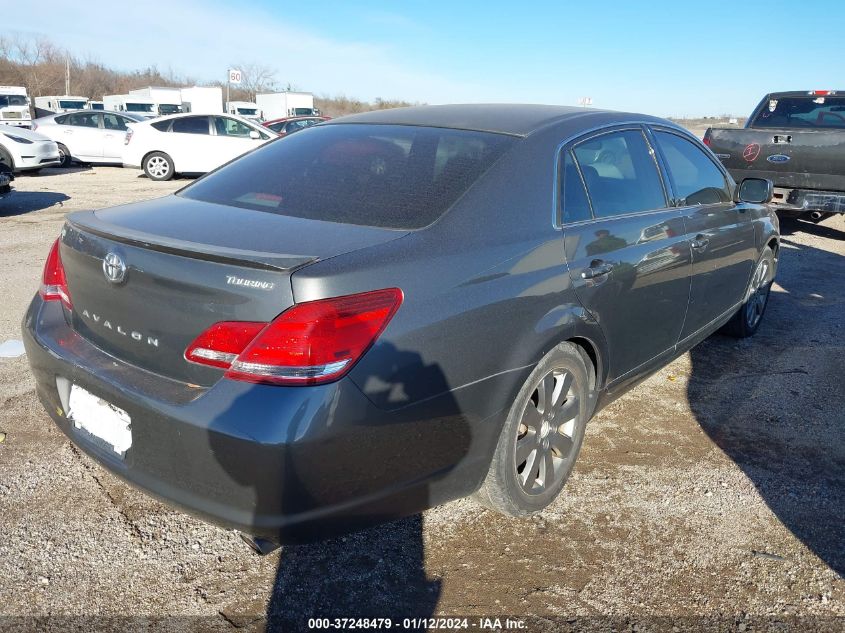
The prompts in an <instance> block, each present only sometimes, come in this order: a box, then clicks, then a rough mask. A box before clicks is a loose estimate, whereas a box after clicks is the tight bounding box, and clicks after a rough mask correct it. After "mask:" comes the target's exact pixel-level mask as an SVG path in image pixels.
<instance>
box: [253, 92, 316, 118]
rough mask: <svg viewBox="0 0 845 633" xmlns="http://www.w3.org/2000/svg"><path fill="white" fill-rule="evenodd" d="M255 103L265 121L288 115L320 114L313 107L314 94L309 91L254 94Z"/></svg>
mask: <svg viewBox="0 0 845 633" xmlns="http://www.w3.org/2000/svg"><path fill="white" fill-rule="evenodd" d="M255 103H256V104H257V105H258V107H259V109H260V110H261V114H262V116H263V117H264V120H265V121H271V120H273V119H282V118H285V117H289V116H310V115H314V114H320V111H319V110H317V109H316V108H314V95H313V94H311V93H310V92H271V93H266V94H260V95H255Z"/></svg>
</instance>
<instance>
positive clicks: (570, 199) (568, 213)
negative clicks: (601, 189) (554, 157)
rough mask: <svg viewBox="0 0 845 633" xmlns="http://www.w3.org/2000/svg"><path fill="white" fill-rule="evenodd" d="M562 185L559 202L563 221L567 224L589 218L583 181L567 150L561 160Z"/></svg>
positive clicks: (588, 203)
mask: <svg viewBox="0 0 845 633" xmlns="http://www.w3.org/2000/svg"><path fill="white" fill-rule="evenodd" d="M561 177H562V183H561V184H562V186H563V192H562V194H563V195H562V196H561V203H562V206H563V221H564V222H565V223H567V224H569V223H572V222H581V221H582V220H589V219H590V218H591V217H592V214H591V213H590V202H589V200H588V199H587V192H586V191H585V190H584V182H583V181H582V180H581V174H579V173H578V167H576V166H575V161H574V160H573V158H572V153H571V152H569V151H567V152H566V156H565V157H564V160H563V173H562V174H561Z"/></svg>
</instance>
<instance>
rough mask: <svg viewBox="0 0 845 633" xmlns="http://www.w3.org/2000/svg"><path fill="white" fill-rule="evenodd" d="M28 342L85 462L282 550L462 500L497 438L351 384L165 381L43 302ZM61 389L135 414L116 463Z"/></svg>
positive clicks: (52, 405)
mask: <svg viewBox="0 0 845 633" xmlns="http://www.w3.org/2000/svg"><path fill="white" fill-rule="evenodd" d="M23 338H24V344H25V346H26V351H27V355H28V359H29V362H30V365H31V368H32V372H33V374H34V376H35V379H36V385H37V393H38V396H39V398H40V400H41V402H42V403H43V404H44V406H45V408H46V410H47V412H48V413H49V414H50V416H51V417H52V418H53V420H54V421H55V423H56V424H57V425H58V426H59V428H60V429H61V430H62V431H63V432H64V433H65V434H67V436H68V437H69V438H70V439H71V440H72V441H73V442H74V444H76V445H77V446H78V447H79V448H80V449H82V450H83V451H84V452H86V453H87V454H88V455H90V456H91V457H93V458H94V459H96V460H97V461H98V462H100V463H101V464H102V465H103V466H105V467H106V468H108V469H109V470H110V471H112V472H113V473H115V474H117V475H119V476H120V477H122V478H123V479H125V480H127V481H129V482H130V483H132V484H134V485H136V486H138V487H140V488H142V489H144V490H145V491H148V492H149V493H151V494H153V495H154V496H157V497H159V498H161V499H163V500H165V501H168V502H171V503H173V504H175V505H178V506H180V507H182V508H184V509H186V510H188V511H190V512H192V513H194V514H197V515H199V516H201V517H203V518H205V519H207V520H210V521H211V522H214V523H217V524H220V525H223V526H226V527H232V528H235V529H238V530H241V531H243V532H246V533H250V534H254V535H257V536H262V537H265V538H269V539H272V540H275V541H278V542H283V543H284V542H304V541H309V540H314V539H319V538H323V537H325V536H329V535H332V534H336V533H340V532H346V531H350V530H354V529H358V528H361V527H365V526H367V525H371V524H374V523H379V522H383V521H386V520H391V519H394V518H398V517H401V516H405V515H408V514H413V513H415V512H419V511H421V510H423V509H425V508H428V507H431V506H433V505H437V504H438V503H442V502H444V501H447V500H449V499H454V498H457V497H460V496H465V495H467V494H469V493H470V492H472V491H473V490H474V489H476V488H477V487H478V485H479V484H480V482H481V479H482V478H483V476H484V474H485V473H486V470H487V467H488V466H489V456H490V452H491V450H492V445H493V444H494V443H495V438H496V436H497V434H498V428H499V427H498V425H497V424H495V423H491V422H490V421H489V420H487V421H480V420H479V421H476V422H475V423H473V424H472V429H470V428H469V425H470V422H469V420H468V419H467V418H465V417H464V416H463V415H462V414H460V412H457V411H454V410H452V411H449V410H448V409H447V408H446V407H447V406H448V405H446V404H445V403H447V402H452V403H454V399H453V398H448V399H440V398H435V399H434V401H429V402H427V403H425V405H424V406H418V407H412V408H408V409H403V410H400V411H392V412H388V411H384V410H382V409H380V408H378V407H376V406H375V405H373V404H372V403H371V402H370V400H369V399H367V398H366V397H365V396H364V395H363V394H362V393H361V391H360V390H359V389H358V388H357V387H356V386H355V385H354V384H353V383H352V382H351V380H349V379H343V380H341V381H339V382H336V383H333V384H329V385H322V386H317V387H275V386H267V385H255V384H250V383H244V382H238V381H231V380H227V379H221V380H220V381H218V382H217V383H216V384H215V385H214V386H212V387H210V388H207V389H206V388H200V387H196V386H192V385H188V384H185V383H180V382H177V381H172V380H169V379H167V378H163V377H162V376H158V375H156V374H153V373H151V372H147V371H145V370H142V369H139V368H137V367H134V366H131V365H128V364H126V363H123V362H121V361H119V360H118V359H115V358H114V357H111V356H109V355H107V354H106V353H105V352H103V351H102V350H100V349H98V348H96V347H95V346H94V345H92V344H91V343H90V342H88V341H87V340H86V339H84V338H82V337H81V336H79V335H78V334H77V333H76V332H75V331H74V330H73V329H71V328H70V327H69V326H68V325H67V322H66V320H65V316H64V313H63V311H62V307H61V306H60V304H59V303H58V302H47V303H45V302H43V301H42V300H41V299H40V297H38V296H36V297H35V299H34V300H33V302H32V304H31V305H30V308H29V310H28V312H27V314H26V316H25V317H24V322H23ZM57 378H58V379H59V380H58V381H57ZM70 384H75V385H79V386H80V387H82V388H84V389H86V390H88V391H89V392H91V393H93V394H95V395H97V396H99V397H100V398H102V399H104V400H106V401H107V402H110V403H112V404H114V405H115V406H117V407H120V408H121V409H124V410H125V411H126V412H127V413H128V414H129V415H130V417H131V430H132V446H131V448H129V450H128V451H127V452H126V454H125V456H124V457H123V458H121V457H119V456H118V454H117V453H115V452H113V451H111V450H110V449H109V448H108V447H107V446H106V445H105V444H102V443H100V442H99V441H98V440H97V439H96V438H94V437H93V436H91V435H89V434H88V433H87V432H86V431H84V430H82V429H77V428H76V427H75V426H74V424H73V422H72V421H70V420H68V418H67V417H66V405H67V399H68V398H67V392H68V391H69V385H70ZM451 406H452V407H454V404H453V405H451Z"/></svg>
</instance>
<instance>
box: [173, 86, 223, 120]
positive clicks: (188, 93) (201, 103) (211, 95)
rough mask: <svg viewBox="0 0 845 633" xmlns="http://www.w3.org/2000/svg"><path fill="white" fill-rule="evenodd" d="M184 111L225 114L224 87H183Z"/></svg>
mask: <svg viewBox="0 0 845 633" xmlns="http://www.w3.org/2000/svg"><path fill="white" fill-rule="evenodd" d="M182 111H183V112H200V113H202V114H223V89H222V88H219V87H217V86H210V87H209V86H193V87H192V88H182Z"/></svg>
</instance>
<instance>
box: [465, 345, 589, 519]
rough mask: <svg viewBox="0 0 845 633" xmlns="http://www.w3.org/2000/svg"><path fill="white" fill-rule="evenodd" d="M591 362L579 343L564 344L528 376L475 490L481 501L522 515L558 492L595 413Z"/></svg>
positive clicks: (509, 513)
mask: <svg viewBox="0 0 845 633" xmlns="http://www.w3.org/2000/svg"><path fill="white" fill-rule="evenodd" d="M588 363H589V359H587V358H586V355H585V354H583V353H581V350H580V348H578V347H577V346H576V345H573V344H572V343H561V344H560V345H558V346H557V347H555V348H554V349H553V350H552V351H551V352H549V353H548V354H546V356H544V357H543V359H542V360H541V361H540V362H539V363H538V364H537V366H536V367H535V368H534V371H532V372H531V375H530V376H528V379H527V380H526V381H525V383H524V384H523V386H522V388H521V389H520V390H519V393H518V394H517V396H516V400H515V401H514V403H513V405H512V406H511V409H510V411H509V413H508V417H507V420H506V421H505V424H504V426H503V428H502V432H501V435H500V436H499V441H498V444H497V445H496V450H495V452H494V454H493V460H492V462H491V463H490V470H489V471H488V472H487V477H486V478H485V479H484V483H482V484H481V488H479V490H478V491H477V492H476V493H475V497H476V499H477V500H478V501H479V502H480V503H481V504H482V505H485V506H487V507H488V508H490V509H492V510H496V511H497V512H500V513H502V514H505V515H508V516H514V517H517V516H525V515H528V514H533V513H535V512H539V511H540V510H542V509H543V508H545V507H546V506H548V505H549V504H550V503H551V502H552V501H553V500H554V499H555V497H557V496H558V494H559V493H560V491H561V489H563V485H564V484H565V483H566V480H567V479H568V478H569V475H570V473H571V472H572V468H573V466H574V465H575V459H576V458H577V457H578V453H579V452H580V450H581V444H582V442H583V440H584V431H585V430H586V427H587V421H588V420H589V418H590V416H591V415H592V406H591V400H590V394H591V389H592V385H591V376H592V375H593V374H592V371H593V368H592V365H591V364H590V365H589V366H588ZM564 390H565V391H564ZM549 393H551V395H544V394H549ZM549 398H551V401H550V400H549ZM549 404H551V407H549V406H548V405H549ZM518 461H519V462H520V463H517V462H518ZM549 470H551V472H552V478H551V479H552V480H551V482H549V481H548V479H549V478H548V477H547V475H546V473H547V472H549ZM526 471H527V473H528V474H526Z"/></svg>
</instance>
